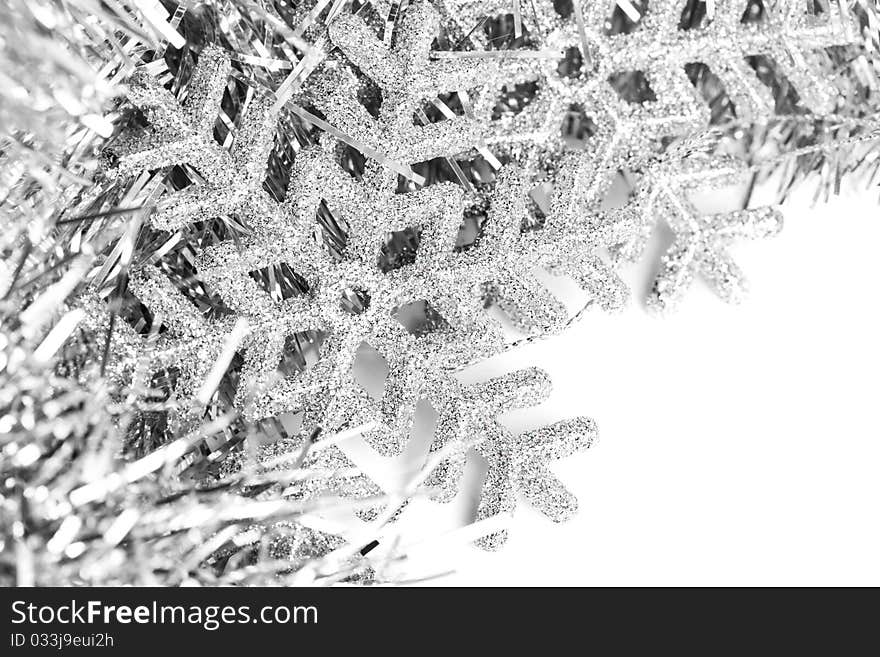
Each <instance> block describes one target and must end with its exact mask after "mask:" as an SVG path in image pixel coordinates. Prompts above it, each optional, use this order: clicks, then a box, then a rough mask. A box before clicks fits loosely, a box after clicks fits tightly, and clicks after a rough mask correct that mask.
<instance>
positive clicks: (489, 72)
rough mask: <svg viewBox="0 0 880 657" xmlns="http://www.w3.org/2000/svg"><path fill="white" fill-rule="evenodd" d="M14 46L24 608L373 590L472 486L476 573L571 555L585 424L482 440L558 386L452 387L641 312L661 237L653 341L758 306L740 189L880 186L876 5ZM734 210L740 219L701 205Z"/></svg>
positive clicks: (383, 21)
mask: <svg viewBox="0 0 880 657" xmlns="http://www.w3.org/2000/svg"><path fill="white" fill-rule="evenodd" d="M147 5H149V7H148V9H144V7H145V6H147ZM2 11H3V16H2V18H3V20H2V21H0V24H2V27H0V30H2V32H0V43H2V59H0V64H2V69H0V73H2V75H3V76H4V79H5V80H7V82H8V84H4V85H0V86H2V87H3V89H2V90H0V118H2V119H3V121H2V123H3V126H4V133H3V135H2V143H0V162H2V169H0V191H2V194H0V211H2V212H3V216H4V219H5V220H6V222H7V224H6V225H7V226H8V230H7V231H5V235H4V237H3V241H2V242H0V248H2V249H3V254H4V258H3V261H2V263H0V276H2V279H0V294H2V295H4V296H3V299H2V302H0V313H2V317H3V323H4V333H3V335H2V340H3V344H2V349H3V353H2V359H0V371H2V377H3V378H2V381H0V393H2V397H0V398H2V409H0V434H2V437H0V440H2V446H3V449H2V456H0V473H2V475H3V480H4V481H5V482H6V484H5V486H6V488H5V489H4V490H3V492H2V497H0V513H2V518H3V523H2V525H3V526H4V527H5V528H6V530H5V531H4V533H3V535H2V536H0V540H2V542H3V545H4V561H5V563H6V565H7V568H6V569H5V570H4V572H6V573H7V575H6V579H8V580H9V581H10V583H19V584H31V583H37V584H49V583H52V584H68V583H95V584H119V583H125V584H138V583H139V584H182V583H200V584H209V585H214V584H263V583H268V582H280V583H285V584H300V583H327V584H329V583H335V582H340V581H347V582H360V583H363V582H373V581H383V569H382V567H381V563H380V562H381V559H379V558H378V557H377V558H375V559H373V557H372V555H371V551H372V550H373V549H374V548H375V547H376V545H377V542H378V539H375V538H373V536H374V535H375V536H379V535H380V534H381V532H382V531H384V528H385V526H386V525H387V524H388V523H394V522H395V521H396V520H397V519H398V517H400V515H401V513H402V510H403V509H404V508H405V507H406V504H407V501H408V500H409V499H410V498H412V497H414V496H421V495H427V496H428V497H430V498H431V499H434V500H435V501H438V502H448V501H450V500H451V499H452V498H454V497H455V496H456V494H457V492H458V490H459V485H460V482H461V480H462V472H463V469H464V465H465V463H466V461H467V459H468V458H469V454H473V453H476V454H478V455H479V456H481V457H482V458H483V459H484V460H485V461H486V463H487V473H486V478H485V481H484V482H483V483H482V485H481V492H480V496H479V503H478V506H477V511H476V517H475V519H474V520H475V521H476V522H477V526H478V527H482V526H485V527H487V529H486V531H485V532H484V534H483V535H482V537H481V538H479V539H478V541H477V544H478V545H479V546H481V547H483V548H486V549H496V548H498V547H500V546H501V545H502V544H503V543H504V541H505V540H506V538H507V533H508V532H507V530H506V529H503V528H502V529H499V528H498V527H497V526H493V525H492V524H491V523H493V522H495V521H497V520H498V519H499V518H501V517H503V516H505V515H506V514H509V513H511V512H513V511H514V509H515V507H516V500H517V498H518V497H521V498H524V499H525V500H526V501H528V503H529V504H531V505H532V506H534V507H536V508H537V509H538V510H539V511H541V513H542V514H544V515H545V516H547V517H548V518H550V519H551V520H553V521H561V520H565V519H566V518H568V517H570V516H571V515H572V514H573V513H574V511H575V509H576V506H577V503H576V500H575V499H574V497H573V496H572V495H571V493H569V492H568V490H567V489H566V488H565V486H564V484H563V483H562V482H560V481H558V480H557V479H556V478H555V477H554V476H553V474H552V473H551V472H550V471H549V469H548V467H547V465H548V462H550V461H552V460H555V459H558V458H562V457H564V456H569V455H571V454H574V453H575V452H578V451H581V450H583V449H585V448H587V447H589V446H590V445H592V444H593V443H594V441H595V439H596V436H597V429H596V425H595V423H594V422H593V421H592V420H590V419H587V418H573V419H562V420H560V421H559V422H557V423H554V424H551V425H549V426H546V427H543V428H540V429H537V430H534V431H530V432H526V433H523V434H520V435H515V434H514V433H512V432H511V431H510V430H509V429H507V428H506V427H505V426H504V424H503V422H502V421H501V420H499V415H501V414H503V413H504V412H506V411H508V410H511V409H515V408H524V407H530V406H533V405H536V404H538V403H540V402H541V401H542V400H544V399H545V398H546V397H547V395H548V394H549V390H550V382H549V379H548V377H547V375H546V374H544V373H543V372H541V371H540V370H537V369H533V368H532V369H525V370H520V371H517V372H513V373H510V374H506V375H502V376H500V377H496V378H494V379H491V380H489V381H484V382H481V383H473V384H467V385H465V384H463V383H462V381H461V373H462V372H463V371H464V370H465V369H466V368H467V367H468V366H470V365H472V364H474V363H478V362H481V361H483V360H485V359H487V358H490V357H492V356H495V355H498V354H501V353H504V352H506V351H509V350H511V349H514V348H516V347H517V346H518V345H520V344H522V343H523V342H529V341H533V340H537V339H542V338H547V337H550V336H552V335H555V334H557V333H558V332H560V331H562V330H564V329H565V328H566V327H567V326H568V325H569V324H571V323H572V322H574V321H577V320H578V319H580V318H581V317H582V316H583V315H584V314H585V313H586V312H587V310H590V309H593V308H596V309H601V310H603V311H611V312H613V311H615V310H618V309H620V308H621V307H623V306H624V305H625V304H626V303H628V302H629V300H630V296H631V295H630V292H629V289H628V286H627V284H626V283H625V282H624V280H625V273H626V272H625V269H626V265H627V264H628V263H631V262H635V261H637V260H639V259H641V258H642V257H643V256H644V254H645V253H646V248H645V246H646V244H647V242H648V240H649V238H650V236H651V234H652V232H653V231H654V229H655V227H656V226H657V225H658V224H659V223H664V224H666V225H667V226H668V228H670V229H671V231H672V233H673V236H674V238H673V243H672V245H671V246H670V247H669V249H668V251H667V252H666V254H665V255H664V256H663V257H662V259H661V262H660V263H659V267H658V271H657V274H656V278H655V280H654V282H653V284H652V286H651V292H650V294H649V298H648V299H647V306H648V307H649V308H651V309H654V310H659V311H662V312H668V311H672V310H674V308H675V307H676V305H678V304H679V303H680V302H681V301H682V299H683V298H684V296H685V294H686V292H687V289H688V287H689V286H690V285H691V283H692V282H693V281H694V279H695V278H697V277H699V278H702V279H703V280H705V281H706V282H707V283H708V284H709V285H710V287H712V288H713V289H714V290H715V292H716V293H717V294H718V296H719V297H721V298H722V299H723V300H725V301H739V300H740V299H741V298H742V297H743V293H744V291H745V287H746V286H745V282H744V277H743V275H742V273H741V272H740V271H739V269H738V268H737V266H736V265H735V263H734V262H733V260H732V259H731V256H730V255H729V253H728V251H727V249H728V247H729V246H730V245H731V244H732V243H734V242H736V241H738V240H741V239H753V238H764V237H770V236H772V235H774V234H775V233H776V232H778V230H779V229H780V227H781V218H780V214H779V212H778V210H777V209H776V208H775V207H771V206H767V207H753V205H752V203H751V190H752V189H753V188H754V187H755V186H756V185H761V184H765V183H767V182H768V181H771V180H772V181H773V182H774V183H775V184H776V185H777V186H778V189H779V195H778V196H779V199H780V200H782V199H784V198H785V196H786V195H787V194H788V193H789V192H790V190H792V189H793V188H794V187H795V186H796V185H799V184H802V183H803V182H804V181H805V180H808V179H810V178H813V179H814V181H815V179H816V178H818V181H816V182H817V193H819V194H821V193H825V194H827V193H829V192H836V191H837V190H838V189H839V188H840V184H841V180H843V179H845V178H849V179H853V180H856V179H859V180H867V181H873V180H874V179H875V178H876V173H877V166H878V165H877V163H878V162H880V159H878V157H877V155H878V152H877V145H876V139H875V137H876V135H877V122H876V111H877V108H876V104H877V101H876V89H877V88H878V78H877V71H878V68H877V67H878V60H877V45H878V36H877V34H878V30H877V26H878V22H877V15H876V11H875V7H874V6H873V5H872V3H870V2H867V1H866V0H856V1H851V0H839V1H832V0H821V1H819V2H809V3H807V2H797V1H794V0H791V1H778V2H769V1H761V0H740V1H725V2H720V1H719V2H708V1H705V2H704V1H703V0H667V1H665V2H656V3H650V5H649V4H648V3H646V2H642V1H641V0H613V1H612V0H608V1H607V2H592V3H582V2H577V1H575V2H564V1H558V0H554V1H552V2H551V1H549V0H530V1H529V2H528V3H524V2H521V1H520V0H436V1H431V2H429V1H428V0H412V1H410V2H389V1H388V0H374V1H371V2H361V1H360V0H354V1H352V2H344V1H342V0H334V1H333V2H330V1H329V0H305V1H304V2H260V3H254V2H250V1H249V0H211V1H210V2H205V3H195V2H180V3H178V2H174V1H173V0H168V1H167V2H162V3H143V2H138V3H132V4H131V6H129V4H128V3H114V4H113V6H112V7H110V6H107V7H104V6H103V5H102V7H101V9H100V11H99V12H98V13H97V14H95V15H89V16H87V15H85V14H84V13H83V10H82V9H81V8H79V7H78V6H77V3H73V2H67V1H62V2H54V3H43V2H35V3H23V2H18V1H14V2H11V3H9V4H8V6H7V7H5V8H4V9H3V10H2ZM62 62H67V63H66V64H65V65H62ZM34 70H36V71H37V72H38V74H37V75H31V73H32V71H34ZM740 184H744V185H745V186H746V188H747V189H748V190H749V191H748V194H747V198H746V200H745V201H744V202H743V203H741V204H740V205H739V206H737V207H735V208H732V209H730V210H728V211H718V210H711V211H709V210H706V209H705V208H703V207H701V204H700V203H699V202H698V200H696V193H697V192H706V191H713V192H715V191H723V190H726V189H730V188H732V187H734V186H736V185H740ZM542 272H548V273H550V274H553V275H555V276H564V277H568V278H571V279H573V280H574V281H575V282H576V283H577V285H578V286H579V287H580V288H581V289H582V290H583V291H584V292H585V293H586V295H587V298H588V301H587V304H586V306H585V307H584V308H583V309H582V310H580V311H578V312H576V313H574V314H571V313H569V312H568V311H567V310H566V308H565V306H564V305H563V303H562V302H561V300H559V299H557V298H556V297H555V296H554V294H553V293H552V292H551V291H550V290H549V289H548V288H547V287H546V286H545V284H544V283H543V282H542V280H546V279H545V278H544V277H543V274H542ZM367 352H370V353H374V354H375V355H376V358H378V359H379V360H381V361H384V365H385V366H386V368H387V372H385V373H384V374H382V375H381V376H379V377H378V378H379V379H380V380H377V381H376V383H375V385H367V384H365V383H364V381H363V380H362V376H361V368H360V363H361V361H362V359H363V355H364V354H365V353H367ZM380 374H381V373H380ZM423 403H428V404H430V406H431V408H433V410H434V411H435V412H436V414H437V424H436V427H435V430H434V433H433V436H432V439H431V440H430V444H429V446H428V447H427V451H426V453H425V455H424V459H423V464H422V467H421V470H420V471H419V473H418V474H417V476H415V477H414V478H413V479H412V481H411V483H410V484H408V485H406V486H403V487H402V488H400V490H389V491H384V490H383V489H382V487H381V486H380V485H379V484H378V483H377V482H376V481H374V480H373V479H372V478H371V477H369V476H368V475H367V474H366V473H364V472H362V471H361V470H360V469H359V468H357V467H356V465H355V461H354V460H353V457H352V456H350V455H349V454H348V453H347V451H346V449H345V446H344V445H345V441H346V440H350V439H352V438H357V437H361V438H362V439H363V440H364V441H365V443H366V444H367V445H368V446H369V448H370V449H372V450H373V451H374V452H375V453H376V454H377V455H379V456H381V457H387V458H395V457H399V456H400V455H401V454H402V453H404V452H406V451H407V450H408V449H410V448H411V445H412V444H413V440H412V439H413V435H414V433H415V431H416V429H415V416H416V411H417V407H418V406H419V404H423ZM342 512H344V513H349V514H354V515H355V516H357V517H358V518H360V520H359V521H358V523H357V524H355V526H354V528H353V529H349V530H347V531H341V530H340V531H341V533H340V534H339V535H337V533H336V532H333V531H326V530H325V529H326V528H321V527H319V526H318V525H320V524H321V522H324V521H326V517H327V516H328V515H332V514H333V513H342ZM481 523H484V524H481ZM386 556H387V557H388V558H392V557H393V556H394V555H393V554H391V555H390V556H389V555H386ZM132 563H134V564H135V567H131V564H132Z"/></svg>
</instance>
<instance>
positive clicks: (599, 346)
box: [347, 189, 880, 585]
mask: <svg viewBox="0 0 880 657" xmlns="http://www.w3.org/2000/svg"><path fill="white" fill-rule="evenodd" d="M876 193H877V192H876V189H871V190H869V191H868V192H863V193H862V194H861V195H859V196H856V195H848V196H847V197H844V198H837V199H833V200H832V201H831V202H830V203H828V204H821V205H818V206H816V207H810V204H809V203H808V202H806V201H803V200H801V199H796V200H795V201H793V202H790V203H789V204H787V205H786V206H784V207H783V212H784V215H785V228H784V230H783V232H782V233H781V235H779V236H778V237H776V238H773V239H770V240H766V241H762V242H756V243H744V244H742V245H739V246H737V247H735V248H734V249H733V253H734V255H735V256H736V258H737V261H738V262H739V264H740V265H741V266H742V268H743V270H744V271H745V272H746V273H747V275H748V277H749V280H750V282H751V293H750V295H749V297H748V299H747V300H746V301H745V302H744V303H743V304H741V305H739V306H727V305H725V304H724V303H722V302H721V301H719V300H718V299H717V298H715V297H714V296H713V295H712V294H711V292H710V291H709V290H708V289H707V288H706V287H704V286H703V285H700V284H698V285H695V286H694V288H693V289H692V290H691V291H690V293H689V294H688V296H687V297H686V299H685V301H684V303H683V304H682V306H681V308H680V310H679V311H678V312H677V313H676V314H674V315H672V316H669V317H664V318H657V317H654V316H652V315H650V314H648V313H647V312H646V311H645V310H644V309H643V308H642V306H641V304H640V303H638V300H636V303H633V304H631V305H630V307H629V308H628V309H627V310H626V311H624V312H623V313H622V314H618V315H605V314H602V313H600V312H593V313H590V314H589V315H588V316H587V317H585V319H584V320H582V321H581V322H580V323H579V324H577V325H575V326H574V327H572V328H571V329H569V330H568V331H567V332H566V333H565V334H563V335H561V336H558V337H555V338H553V339H551V340H548V341H544V342H541V343H536V344H533V345H529V346H527V347H526V348H522V349H520V350H518V351H516V352H515V353H514V354H511V355H507V356H504V357H500V358H496V359H494V360H493V361H490V362H489V363H487V364H484V365H481V366H479V367H478V368H477V369H476V370H475V371H473V372H469V373H468V374H467V378H469V379H473V380H479V379H481V378H486V377H487V376H491V375H496V374H499V373H502V372H504V371H509V370H512V369H516V368H518V367H527V366H531V365H538V366H540V367H542V368H544V369H546V370H547V371H548V372H549V373H550V375H551V376H552V379H553V382H554V393H553V395H552V397H551V398H550V400H549V401H548V402H546V403H544V404H542V405H541V406H539V407H536V408H535V409H531V410H526V411H517V412H515V413H511V414H509V415H507V416H505V417H504V420H505V422H506V423H507V424H508V425H509V426H510V427H511V428H513V429H514V430H521V429H526V428H530V427H534V426H537V425H540V424H544V423H548V422H552V421H554V420H557V419H561V418H565V417H572V416H575V415H588V416H590V417H593V418H595V419H596V420H597V422H598V423H599V428H600V434H601V436H600V440H599V442H598V444H596V445H595V446H594V447H593V448H591V449H589V450H587V451H586V452H583V453H581V454H578V455H575V456H574V457H571V458H569V459H566V460H564V461H560V462H557V463H556V464H555V465H554V466H553V469H554V471H555V472H556V473H557V475H558V476H559V477H560V478H561V479H562V480H563V481H564V482H565V483H566V485H567V486H568V487H569V489H570V490H572V491H573V492H574V493H575V494H576V495H577V497H578V499H579V501H580V511H579V513H578V514H577V516H576V517H575V518H574V519H573V520H571V521H569V522H568V523H564V524H561V525H555V524H554V523H552V522H550V521H549V520H547V519H546V518H544V517H542V516H540V515H539V514H538V513H536V512H534V511H533V510H531V509H530V508H529V507H528V506H527V505H526V504H525V503H522V504H521V505H520V506H519V508H518V510H517V514H516V516H515V519H514V520H513V522H512V524H510V526H509V528H510V539H509V541H508V543H507V545H506V546H505V547H504V548H503V549H502V550H501V551H499V552H495V553H485V552H481V551H480V550H478V549H477V548H475V547H472V546H471V545H470V543H469V541H463V540H460V539H455V538H450V540H446V541H443V540H442V539H441V538H438V536H440V535H441V534H442V533H443V532H444V531H446V530H447V529H448V528H449V527H451V526H454V524H455V523H461V521H462V520H463V519H464V518H465V517H466V515H467V513H468V512H469V510H472V509H473V507H474V500H475V495H476V492H475V491H476V490H477V489H478V487H479V477H480V471H479V464H473V466H472V467H471V468H470V469H469V475H470V486H469V490H465V491H464V492H463V493H462V494H461V495H460V499H458V500H456V502H454V503H452V504H450V505H445V506H441V505H438V504H435V503H432V502H427V501H424V502H422V501H417V502H415V503H413V504H411V505H410V508H409V509H408V510H407V511H406V513H405V515H404V518H403V520H402V521H401V522H400V523H398V525H399V527H400V531H401V532H402V533H403V534H404V539H402V540H403V542H404V543H406V542H407V540H411V539H412V537H413V536H415V537H416V540H418V539H419V538H421V539H427V540H424V541H423V542H422V543H421V544H419V545H417V546H415V547H413V548H412V549H411V550H409V553H410V555H411V558H410V559H408V560H407V561H406V562H404V563H402V564H399V567H398V572H400V573H401V574H402V576H404V577H422V576H430V575H435V574H439V573H442V572H444V571H448V570H453V569H454V570H455V572H454V573H452V574H448V575H446V576H444V577H441V578H439V579H434V580H431V583H433V584H456V585H869V584H870V585H880V559H878V555H880V513H878V510H880V428H878V417H877V415H878V414H877V408H878V395H877V392H878V386H877V381H878V377H880V349H878V339H880V313H878V296H877V287H878V285H880V260H878V255H877V254H878V249H880V222H878V220H877V216H876V213H877V199H876ZM655 262H656V260H651V259H650V258H649V262H648V263H647V266H646V268H644V269H643V270H642V271H633V272H631V273H632V277H631V280H632V281H633V282H634V283H635V282H639V281H641V282H640V283H637V284H638V286H640V287H641V288H644V285H645V283H644V281H645V280H646V279H647V273H649V271H650V270H651V269H652V268H653V267H654V264H655ZM569 292H570V290H569ZM570 296H572V295H570ZM574 296H576V295H574ZM571 301H572V303H573V305H574V304H576V303H577V301H578V300H577V299H576V298H574V299H572V300H571ZM347 451H350V450H347ZM353 451H354V452H358V450H357V449H355V450H353ZM355 456H357V454H355ZM356 460H358V462H359V463H363V461H364V458H358V459H356ZM363 465H364V466H365V467H368V466H370V465H371V464H369V463H363ZM373 465H374V464H373ZM444 523H445V524H444ZM407 537H409V538H407Z"/></svg>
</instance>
